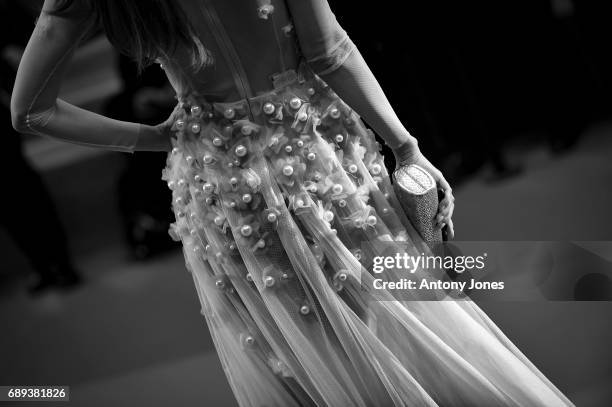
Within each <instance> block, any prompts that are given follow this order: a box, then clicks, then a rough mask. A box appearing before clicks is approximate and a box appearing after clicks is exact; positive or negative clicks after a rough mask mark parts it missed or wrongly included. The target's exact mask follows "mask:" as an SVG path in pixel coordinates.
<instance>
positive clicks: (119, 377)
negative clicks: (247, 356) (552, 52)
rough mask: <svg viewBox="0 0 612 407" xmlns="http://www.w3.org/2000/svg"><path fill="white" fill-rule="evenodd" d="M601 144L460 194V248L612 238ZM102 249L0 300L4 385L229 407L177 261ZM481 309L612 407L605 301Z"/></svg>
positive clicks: (76, 398)
mask: <svg viewBox="0 0 612 407" xmlns="http://www.w3.org/2000/svg"><path fill="white" fill-rule="evenodd" d="M611 135H612V125H611V124H600V125H597V126H594V127H592V128H591V129H590V130H589V132H588V134H587V135H586V136H585V137H584V138H583V140H581V144H580V145H579V146H578V147H577V148H576V149H575V150H572V151H571V152H569V153H567V154H566V155H563V156H555V157H553V156H551V154H550V153H549V152H548V151H547V150H546V149H545V148H543V147H541V148H534V147H530V148H523V147H517V148H516V149H515V150H513V153H512V155H511V157H512V158H513V159H514V160H515V161H517V162H520V163H522V164H523V166H524V172H523V173H522V174H521V175H519V176H517V177H515V178H511V179H507V180H505V181H502V182H498V183H494V184H491V183H488V182H486V181H485V176H484V174H479V175H477V176H476V177H474V179H472V180H470V181H468V182H466V183H464V184H462V185H461V186H459V187H457V188H456V198H457V209H456V215H455V219H456V229H457V239H461V240H534V241H535V240H572V241H576V240H586V241H612V229H611V228H610V226H612V222H611V219H610V213H609V208H610V207H611V205H612V190H611V189H610V185H612V160H610V157H612V137H610V136H611ZM111 224H113V225H116V222H115V223H112V222H111ZM116 235H117V234H116V233H115V234H111V236H116ZM94 240H96V239H94ZM103 247H104V249H100V250H97V251H88V252H87V253H86V255H83V256H80V257H78V259H77V263H78V266H79V268H80V269H81V270H82V271H83V272H84V274H85V275H86V278H87V283H86V284H85V285H84V286H83V287H82V288H81V289H79V290H76V291H74V292H71V293H67V294H66V293H64V294H61V295H60V294H57V293H49V294H47V295H44V296H42V297H40V298H37V299H31V298H29V297H28V296H27V295H25V294H24V293H23V292H22V290H18V291H14V290H13V291H10V292H9V291H5V292H3V293H2V297H0V321H2V326H3V328H2V334H1V335H0V361H1V362H0V383H1V384H30V385H32V384H41V385H42V384H57V385H69V386H71V403H70V405H72V406H148V407H156V406H168V405H173V406H194V405H201V406H234V405H235V401H234V399H233V397H232V395H231V392H230V389H229V387H228V385H227V383H226V380H225V377H224V374H223V371H222V370H221V367H220V364H219V361H218V359H217V357H216V354H215V353H214V349H213V347H212V343H211V339H210V337H209V335H208V333H207V329H206V326H205V324H204V320H203V317H202V316H201V315H200V313H199V310H200V307H199V304H198V301H197V297H196V293H195V290H194V288H193V286H192V280H191V277H190V275H189V274H188V273H187V272H186V270H185V268H184V263H183V258H182V253H181V252H180V251H175V252H171V253H168V254H166V255H164V256H161V257H158V258H156V259H155V260H152V261H149V262H145V263H137V262H133V261H129V260H127V255H126V253H125V249H123V248H122V246H121V244H119V243H118V242H116V241H110V242H109V243H108V244H107V245H105V246H103ZM602 255H603V256H604V257H605V256H607V254H606V253H603V254H602ZM607 258H608V260H610V259H611V258H612V257H607ZM482 307H483V308H484V309H485V310H486V311H487V312H488V313H489V315H490V316H491V317H492V318H493V320H494V321H496V323H498V324H499V326H500V327H501V328H502V330H504V331H505V332H506V333H507V334H508V336H509V337H510V338H511V339H512V340H513V341H514V342H515V343H516V344H517V346H518V347H519V348H520V349H522V350H523V351H524V353H525V354H526V355H527V356H528V357H529V358H530V359H531V360H532V361H533V362H534V363H535V364H536V366H538V367H539V368H540V369H541V370H542V371H543V372H544V373H545V374H546V375H547V376H548V377H549V378H550V379H551V380H552V381H553V382H554V383H555V384H557V385H558V387H559V388H561V389H562V390H563V391H564V392H565V393H566V394H567V395H568V397H570V399H572V400H573V401H574V402H575V403H576V405H578V406H581V407H582V406H588V407H596V406H601V407H604V406H609V405H612V389H611V388H610V386H609V384H610V383H611V382H612V348H610V346H609V344H610V343H612V327H611V324H610V321H611V318H612V302H564V301H555V302H538V303H530V302H488V303H486V304H482ZM20 405H24V406H25V405H26V403H23V404H20Z"/></svg>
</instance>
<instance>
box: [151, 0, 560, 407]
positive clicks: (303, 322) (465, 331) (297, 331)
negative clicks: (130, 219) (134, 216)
mask: <svg viewBox="0 0 612 407" xmlns="http://www.w3.org/2000/svg"><path fill="white" fill-rule="evenodd" d="M213 3H214V5H213ZM228 3H231V2H228ZM241 3H248V4H249V7H246V6H245V7H240V8H236V7H235V6H230V5H228V4H226V3H223V2H220V1H215V2H212V1H197V2H186V6H187V7H188V6H190V5H191V7H194V8H193V9H192V13H191V14H190V15H195V16H197V18H198V19H201V20H202V27H206V28H201V30H202V36H203V38H204V40H203V43H204V44H205V46H206V47H207V49H209V50H210V51H211V54H212V55H213V56H214V64H213V66H214V68H213V67H207V68H205V69H204V70H203V71H202V72H203V73H202V74H201V75H202V77H200V76H198V75H200V74H197V75H196V74H192V73H190V72H191V71H190V70H189V68H188V63H187V62H186V60H185V61H184V62H180V61H181V59H180V58H178V57H176V58H172V59H170V58H169V59H168V60H161V62H162V64H163V65H164V69H165V70H166V71H167V73H168V77H169V78H170V80H171V82H172V83H173V85H174V87H175V89H176V90H177V95H178V98H179V103H178V105H177V108H176V109H175V112H174V120H175V121H174V125H173V143H174V149H173V151H172V152H171V153H169V155H168V160H167V166H166V168H165V169H164V170H163V179H164V180H166V181H167V182H168V186H169V187H170V189H171V190H172V195H173V202H172V208H173V210H174V213H175V215H176V222H175V223H173V225H172V227H171V230H170V233H171V235H172V236H173V237H174V238H175V239H177V240H181V241H182V244H183V248H184V256H185V261H186V267H187V269H188V270H189V272H191V275H192V277H193V280H194V283H195V287H196V290H197V294H198V296H199V299H200V302H201V305H202V310H201V312H202V314H203V316H204V317H205V319H206V322H207V324H208V327H209V329H210V333H211V335H212V338H213V340H214V343H215V346H216V349H217V352H218V354H219V358H220V360H221V363H222V366H223V369H224V371H225V374H226V376H227V379H228V381H229V383H230V385H231V387H232V390H233V392H234V394H235V396H236V398H237V400H238V402H239V404H240V405H241V406H292V405H295V406H306V405H318V406H342V407H344V406H434V405H440V406H566V405H572V403H571V402H570V401H569V400H568V399H567V398H566V397H565V396H564V395H563V394H562V393H561V392H560V391H559V390H558V389H557V388H556V387H555V386H554V385H553V384H552V383H551V382H550V381H549V380H548V379H547V378H546V377H544V376H543V374H542V373H541V372H540V371H539V370H538V369H537V368H536V367H535V366H534V365H533V364H532V363H530V361H529V360H528V359H527V358H526V357H525V356H524V355H523V354H522V353H521V352H520V351H519V350H518V349H517V348H516V347H515V346H514V345H513V344H512V343H511V342H510V341H509V340H508V338H507V337H506V336H505V335H504V334H503V333H502V332H501V331H500V330H499V329H498V328H497V326H496V325H495V324H494V323H493V322H492V321H491V320H490V319H489V318H488V317H487V316H486V315H485V314H484V313H483V312H482V311H481V310H480V308H479V307H478V306H477V305H475V304H474V303H473V302H471V301H469V300H462V301H455V300H450V299H448V300H445V293H444V292H433V293H431V297H428V298H419V297H418V295H419V294H418V293H415V292H404V293H403V294H398V293H396V292H393V293H391V292H387V291H385V290H374V289H372V279H373V278H374V277H373V275H372V274H371V272H370V270H368V269H367V268H365V267H364V266H363V265H365V264H368V262H369V261H370V260H371V258H372V256H375V255H377V254H380V253H379V250H380V249H379V246H378V245H377V243H379V242H385V244H387V245H393V244H394V242H396V243H397V252H399V253H403V252H408V254H410V255H418V254H421V253H425V252H427V250H428V249H427V247H426V246H425V245H424V244H423V242H422V241H421V240H420V238H419V236H418V234H417V233H416V232H415V231H414V229H413V228H412V227H411V225H410V223H409V222H408V220H407V218H406V216H405V214H403V212H402V211H401V208H400V205H399V203H398V200H397V197H396V196H395V194H394V192H393V189H392V186H391V183H390V179H389V174H388V173H387V171H386V169H385V165H384V163H383V157H382V156H381V154H380V152H379V147H380V146H379V145H378V143H377V142H376V140H375V138H374V134H373V133H372V132H371V131H369V130H367V129H366V128H365V126H364V125H363V123H362V121H361V120H360V118H359V117H358V115H357V114H356V113H355V112H354V111H353V110H352V109H351V108H350V107H349V106H348V105H347V104H346V103H345V102H343V101H342V100H341V99H340V98H339V97H338V96H337V95H336V94H335V93H334V91H333V90H332V89H331V88H330V87H329V86H328V85H327V84H326V83H325V82H324V81H323V80H322V79H321V78H320V77H319V76H318V75H317V74H315V72H318V73H322V72H325V71H326V70H327V71H329V70H332V69H335V68H336V67H337V66H338V64H341V63H342V62H343V60H344V59H345V58H346V56H347V55H348V54H349V53H350V52H351V45H352V44H351V43H350V40H348V37H346V35H345V33H344V32H343V31H342V30H341V29H340V28H339V27H338V26H337V23H335V19H333V15H331V14H330V12H329V11H328V9H327V8H325V7H323V6H321V7H322V11H321V10H320V9H318V7H319V6H318V4H319V3H320V4H324V2H322V1H315V0H313V1H310V2H307V1H306V0H304V1H303V3H302V4H298V5H293V6H292V5H291V3H292V2H291V1H288V2H287V3H284V2H275V3H274V4H272V3H270V2H261V3H259V4H254V6H251V2H245V1H242V2H241ZM293 3H295V4H297V3H299V1H298V0H293ZM306 3H309V4H310V6H308V7H309V8H308V9H307V10H306V9H303V10H301V9H300V7H304V6H303V4H306ZM287 5H289V6H291V7H289V8H287ZM266 6H273V7H272V8H270V7H268V8H267V11H265V10H266ZM289 9H291V12H293V13H294V14H295V10H301V11H302V12H303V14H301V15H300V17H299V18H300V19H303V20H306V21H308V19H309V18H310V19H311V20H310V23H311V25H310V26H311V27H312V30H313V35H318V36H319V37H318V38H321V36H322V34H321V33H320V32H317V30H320V29H322V27H323V28H324V27H325V24H324V23H322V22H321V18H327V22H328V23H329V22H330V21H331V22H333V24H331V23H330V24H331V25H332V26H333V27H335V29H336V30H338V31H337V33H340V34H342V35H330V36H323V37H325V38H328V39H330V40H333V41H335V44H336V46H328V47H326V48H325V49H326V50H328V51H329V52H327V53H323V54H322V55H321V57H320V58H316V57H315V58H310V61H309V64H305V63H304V62H303V58H302V57H301V55H300V50H299V48H298V47H297V45H296V38H295V34H294V33H293V31H295V30H294V26H293V24H292V23H291V19H290V13H289ZM238 10H240V11H238ZM308 10H310V14H308V13H307V11H308ZM317 13H319V14H317ZM325 13H328V14H325ZM237 14H238V16H237ZM220 16H221V17H220ZM230 16H231V18H230ZM322 16H323V17H322ZM294 19H295V18H294ZM196 20H197V19H196ZM221 21H223V23H221ZM235 21H238V22H237V23H235V25H233V23H232V22H235ZM315 22H316V24H315ZM328 25H329V24H328ZM302 33H304V31H303V30H302ZM301 37H302V38H300V40H301V41H304V38H303V35H302V36H301ZM254 44H263V45H261V46H256V45H254ZM277 45H278V47H277ZM270 49H272V51H269V50H270ZM279 50H280V59H279V58H278V52H279ZM269 52H272V54H270V53H269ZM266 58H268V59H272V60H274V61H281V62H280V64H277V65H278V66H275V67H273V68H274V69H276V71H274V70H272V69H273V68H270V67H268V66H266V64H265V63H263V62H261V61H266V60H267V59H266ZM299 61H302V62H301V63H300V62H299ZM320 64H323V65H320ZM291 66H293V67H294V68H293V69H291V68H287V67H291ZM279 68H285V69H279ZM266 70H267V72H264V73H265V75H264V74H261V73H262V72H261V71H266ZM224 72H226V73H224ZM227 72H229V73H231V75H230V74H227ZM270 72H277V75H275V76H274V77H273V80H270V79H269V77H270V75H269V73H270ZM215 75H216V77H215ZM223 75H226V76H223ZM201 78H206V80H204V79H201ZM210 78H212V79H210ZM257 78H264V79H261V81H260V82H261V84H258V83H257ZM266 81H267V82H266ZM219 84H229V85H228V86H227V88H228V89H231V91H230V92H226V94H225V95H224V96H223V97H219V96H218V95H219V93H218V92H217V93H215V92H216V91H215V89H212V90H211V87H212V88H214V86H221V85H219ZM204 89H206V91H204ZM253 89H259V90H257V91H256V92H255V91H254V90H253ZM232 92H234V94H235V95H236V97H233V98H232V96H231V95H232ZM228 95H229V96H228ZM215 99H216V100H215ZM226 100H234V101H232V102H227V101H226ZM434 298H435V299H436V300H434V301H432V299H434Z"/></svg>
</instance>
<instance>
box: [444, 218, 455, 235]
mask: <svg viewBox="0 0 612 407" xmlns="http://www.w3.org/2000/svg"><path fill="white" fill-rule="evenodd" d="M446 233H447V234H448V238H449V240H451V239H454V238H455V225H454V224H453V220H452V219H449V220H448V223H447V229H446Z"/></svg>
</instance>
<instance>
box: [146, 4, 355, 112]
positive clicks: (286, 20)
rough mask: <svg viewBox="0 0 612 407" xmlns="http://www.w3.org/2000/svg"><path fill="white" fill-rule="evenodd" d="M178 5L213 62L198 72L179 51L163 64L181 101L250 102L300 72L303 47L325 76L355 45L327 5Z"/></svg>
mask: <svg viewBox="0 0 612 407" xmlns="http://www.w3.org/2000/svg"><path fill="white" fill-rule="evenodd" d="M179 3H180V6H181V7H182V9H183V11H184V13H185V14H186V16H187V17H188V19H189V21H190V23H191V25H192V27H193V29H194V31H195V34H196V35H197V37H198V39H199V40H200V41H201V43H202V44H203V46H204V48H205V49H206V50H207V53H208V54H209V55H210V57H211V58H210V63H207V64H206V65H205V66H204V67H202V68H201V69H194V68H193V67H192V65H191V56H190V54H189V53H188V52H187V51H186V49H184V48H181V47H178V48H177V50H176V51H175V54H174V55H172V56H171V57H170V58H168V59H167V60H162V59H159V60H158V61H159V63H160V64H161V65H162V68H163V69H164V70H165V71H166V74H167V76H168V79H169V81H170V83H171V84H172V86H173V87H174V89H175V91H176V93H177V96H178V97H179V99H180V98H181V97H185V96H187V95H190V94H195V95H197V96H199V97H201V98H204V99H206V100H207V101H209V102H230V101H237V100H241V99H249V98H252V97H255V96H258V95H261V94H262V93H265V92H267V91H269V90H271V89H273V88H274V87H275V78H277V77H278V75H279V74H281V73H283V72H286V71H287V70H292V69H297V68H298V65H299V62H300V59H301V56H302V55H303V54H302V48H303V49H304V51H305V52H304V54H305V56H306V58H307V59H310V60H312V64H311V65H313V69H314V70H315V72H317V70H318V71H319V72H322V71H324V70H329V69H333V68H334V67H335V66H337V65H338V63H339V62H340V60H341V59H342V58H345V57H346V55H347V54H348V50H349V48H351V47H352V46H353V45H352V43H350V40H349V39H348V35H347V34H346V32H345V31H344V30H343V29H342V28H341V27H340V26H339V25H338V23H337V21H336V19H335V16H334V15H333V13H332V12H331V10H330V9H329V6H328V5H327V2H325V1H318V0H314V1H308V2H303V1H302V2H300V1H299V0H231V1H227V0H181V1H180V2H179ZM292 14H296V15H299V17H298V18H292ZM296 24H297V27H296ZM300 42H302V43H305V44H300ZM349 43H350V44H349Z"/></svg>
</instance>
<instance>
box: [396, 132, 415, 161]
mask: <svg viewBox="0 0 612 407" xmlns="http://www.w3.org/2000/svg"><path fill="white" fill-rule="evenodd" d="M392 151H393V155H394V156H395V163H396V166H398V167H399V166H400V165H404V164H409V163H411V162H413V161H414V160H415V158H416V157H417V156H418V155H419V153H420V150H419V144H418V142H417V140H416V139H415V138H414V137H412V136H411V137H410V138H409V139H407V140H406V141H404V142H402V143H401V144H399V145H398V146H396V147H395V148H393V149H392Z"/></svg>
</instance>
